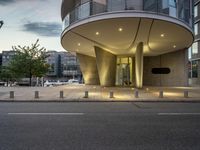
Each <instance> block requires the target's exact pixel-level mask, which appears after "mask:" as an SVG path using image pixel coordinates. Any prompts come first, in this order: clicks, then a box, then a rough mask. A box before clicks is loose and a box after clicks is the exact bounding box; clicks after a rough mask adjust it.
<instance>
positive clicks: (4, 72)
mask: <svg viewBox="0 0 200 150" xmlns="http://www.w3.org/2000/svg"><path fill="white" fill-rule="evenodd" d="M0 79H1V80H2V81H6V82H7V86H8V82H9V81H11V80H12V79H13V74H12V72H11V71H10V68H9V67H7V66H1V67H0Z"/></svg>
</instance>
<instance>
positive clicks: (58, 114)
mask: <svg viewBox="0 0 200 150" xmlns="http://www.w3.org/2000/svg"><path fill="white" fill-rule="evenodd" d="M8 115H38V116H39V115H49V116H51V115H52V116H81V115H84V113H8Z"/></svg>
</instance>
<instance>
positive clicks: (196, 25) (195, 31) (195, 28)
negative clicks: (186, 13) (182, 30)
mask: <svg viewBox="0 0 200 150" xmlns="http://www.w3.org/2000/svg"><path fill="white" fill-rule="evenodd" d="M194 34H195V35H197V34H198V23H196V24H195V25H194Z"/></svg>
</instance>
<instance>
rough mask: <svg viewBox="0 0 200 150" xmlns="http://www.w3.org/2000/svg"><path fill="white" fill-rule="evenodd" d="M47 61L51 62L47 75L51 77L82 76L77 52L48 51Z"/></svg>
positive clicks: (70, 77) (68, 77)
mask: <svg viewBox="0 0 200 150" xmlns="http://www.w3.org/2000/svg"><path fill="white" fill-rule="evenodd" d="M47 55H48V57H47V58H46V62H47V63H48V64H49V66H50V67H49V71H48V73H47V77H48V78H50V79H56V78H63V79H65V80H68V79H72V78H76V79H80V80H81V78H82V74H81V71H80V67H79V63H78V60H77V58H76V55H75V54H72V53H69V52H57V51H47Z"/></svg>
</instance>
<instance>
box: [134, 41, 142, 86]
mask: <svg viewBox="0 0 200 150" xmlns="http://www.w3.org/2000/svg"><path fill="white" fill-rule="evenodd" d="M135 86H136V88H142V86H143V43H142V42H140V43H139V44H138V45H137V49H136V52H135Z"/></svg>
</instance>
